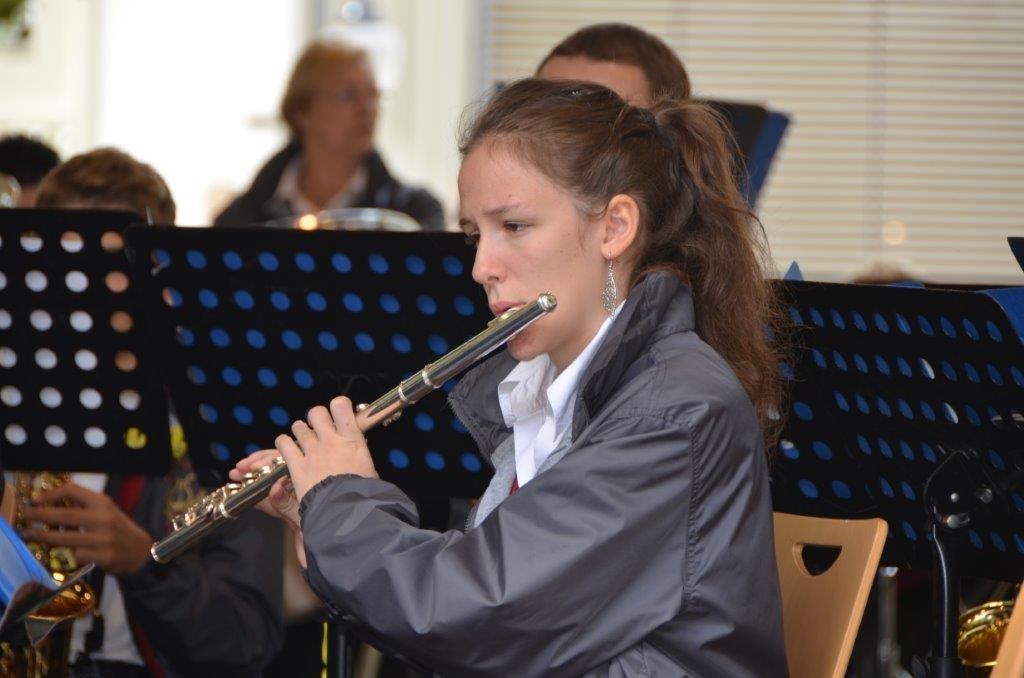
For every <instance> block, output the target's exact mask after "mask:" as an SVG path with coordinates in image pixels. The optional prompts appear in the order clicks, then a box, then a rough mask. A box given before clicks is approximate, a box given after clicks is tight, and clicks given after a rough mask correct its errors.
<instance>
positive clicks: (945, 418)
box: [772, 282, 1024, 676]
mask: <svg viewBox="0 0 1024 678" xmlns="http://www.w3.org/2000/svg"><path fill="white" fill-rule="evenodd" d="M780 287H781V291H782V294H783V297H784V299H785V300H786V304H787V307H788V312H789V314H790V317H791V319H792V321H793V323H794V324H795V326H796V332H795V341H796V345H797V346H798V350H797V356H798V357H797V359H796V361H795V364H794V365H784V366H783V372H784V375H785V376H787V378H788V379H789V380H790V385H791V387H792V391H791V394H792V395H791V398H792V400H791V403H790V405H791V409H790V412H789V417H788V422H787V425H786V428H785V431H784V433H783V436H782V442H781V444H780V447H779V454H778V456H777V461H776V464H775V467H774V470H773V479H772V485H773V487H772V495H773V501H774V507H775V509H776V510H779V511H787V512H792V513H801V514H805V515H814V516H822V517H832V518H863V517H873V516H878V517H882V518H884V519H885V520H887V521H888V523H889V537H888V540H887V542H886V547H885V551H884V553H883V556H882V560H883V563H884V564H886V565H897V566H904V567H911V568H931V567H932V564H933V561H934V563H936V569H937V574H938V576H939V577H938V578H939V582H938V583H939V585H940V587H941V590H940V591H939V594H940V596H939V597H940V599H941V609H942V610H943V615H942V618H941V619H940V623H939V629H937V631H938V636H937V644H936V646H935V654H934V656H933V657H932V669H931V670H932V671H934V675H938V676H951V675H958V672H959V670H960V663H959V659H958V657H957V652H956V643H955V633H956V625H957V618H956V616H957V615H956V606H957V603H958V591H959V589H958V581H959V580H958V577H959V575H960V574H961V573H962V574H968V575H974V576H980V577H985V578H990V579H1001V580H1008V581H1015V580H1018V579H1020V578H1021V576H1022V575H1024V415H1022V413H1024V347H1022V345H1021V340H1020V338H1019V337H1018V336H1017V334H1016V332H1015V331H1014V328H1013V325H1012V324H1011V322H1010V321H1009V319H1008V318H1007V317H1006V315H1005V313H1004V312H1003V310H1002V309H1001V308H1000V307H999V305H998V304H996V302H995V301H994V300H993V299H992V298H990V297H989V296H987V295H985V294H980V293H970V292H955V291H946V290H926V289H912V288H901V287H881V286H871V285H836V284H825V283H805V282H785V283H780Z"/></svg>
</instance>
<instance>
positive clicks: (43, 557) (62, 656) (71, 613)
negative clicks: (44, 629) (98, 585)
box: [0, 471, 96, 678]
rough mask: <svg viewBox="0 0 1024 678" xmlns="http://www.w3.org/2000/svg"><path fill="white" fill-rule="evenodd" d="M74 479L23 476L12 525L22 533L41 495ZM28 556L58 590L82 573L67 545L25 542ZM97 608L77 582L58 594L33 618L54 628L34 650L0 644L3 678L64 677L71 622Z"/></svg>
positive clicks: (17, 488) (38, 474) (18, 477)
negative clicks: (32, 505)
mask: <svg viewBox="0 0 1024 678" xmlns="http://www.w3.org/2000/svg"><path fill="white" fill-rule="evenodd" d="M70 480H71V474H69V473H50V472H47V471H37V472H31V473H30V472H24V471H20V472H18V473H17V474H16V475H15V481H14V488H13V489H14V522H13V527H14V528H15V530H17V531H18V532H24V530H25V528H26V527H28V521H27V520H26V519H25V509H26V508H27V507H28V506H29V505H30V503H31V502H32V501H33V499H35V498H36V497H37V496H38V495H40V494H42V493H43V492H46V491H47V490H51V489H53V488H55V487H59V486H61V485H63V484H64V483H67V482H69V481H70ZM26 546H28V549H29V551H31V552H32V555H34V556H35V558H36V560H38V561H39V562H40V563H41V564H42V565H43V567H45V568H46V569H47V571H49V572H50V574H51V575H52V576H53V579H54V581H56V582H57V584H58V585H61V584H64V583H65V581H67V579H68V577H70V575H71V574H72V573H74V572H75V570H77V569H78V563H77V562H76V561H75V556H74V554H73V553H72V552H71V549H69V548H67V547H64V546H47V545H46V544H42V543H40V542H34V541H30V542H27V543H26ZM95 608H96V596H95V595H94V594H93V591H92V589H91V588H90V587H89V586H88V585H87V584H85V583H84V582H76V583H75V584H73V585H71V586H69V587H68V588H66V589H64V590H63V591H61V592H60V594H59V595H57V596H56V597H54V598H53V599H52V600H51V601H50V602H49V603H47V604H46V605H44V606H43V607H42V608H40V609H38V610H36V611H35V612H33V613H32V615H31V617H32V618H35V619H37V620H45V621H46V622H49V623H56V626H55V627H54V629H53V631H51V632H50V633H49V634H48V635H46V637H45V638H43V639H42V640H40V641H39V642H38V643H36V644H35V645H26V646H18V647H15V646H13V645H10V644H8V643H0V675H2V676H27V677H29V678H37V677H38V678H43V677H45V676H63V675H66V674H67V671H68V654H69V653H70V651H71V626H72V623H71V620H73V619H76V618H78V617H81V616H82V615H84V614H88V613H89V612H92V611H93V610H95Z"/></svg>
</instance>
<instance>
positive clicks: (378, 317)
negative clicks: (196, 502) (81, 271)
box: [127, 228, 491, 499]
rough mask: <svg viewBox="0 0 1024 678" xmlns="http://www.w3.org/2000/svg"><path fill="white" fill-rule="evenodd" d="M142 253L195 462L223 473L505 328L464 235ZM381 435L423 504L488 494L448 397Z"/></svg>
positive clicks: (185, 234) (142, 278) (237, 240)
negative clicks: (309, 415) (306, 424)
mask: <svg viewBox="0 0 1024 678" xmlns="http://www.w3.org/2000/svg"><path fill="white" fill-rule="evenodd" d="M127 241H128V247H129V249H130V251H131V253H132V256H133V274H134V275H135V277H136V280H137V282H138V284H139V286H140V289H142V291H143V294H144V296H145V301H146V303H147V305H148V306H150V307H152V308H153V309H154V313H153V314H151V317H152V318H153V319H154V321H155V322H154V324H153V329H154V335H153V342H154V344H155V345H158V346H159V348H160V351H161V353H162V356H163V358H162V364H163V367H164V368H165V369H164V373H165V375H166V379H167V382H168V384H169V385H170V390H171V396H172V399H173V401H174V404H175V406H176V409H177V412H178V415H179V417H180V418H181V421H182V425H183V426H184V428H185V433H186V436H187V438H188V440H189V446H190V453H191V455H192V459H193V462H194V464H196V465H197V466H199V467H206V468H212V469H215V470H217V471H219V472H223V471H225V470H226V469H228V468H230V467H231V466H233V464H234V462H235V461H236V460H237V459H238V458H240V457H241V456H243V455H245V454H247V453H251V452H253V451H255V450H257V449H262V448H267V447H271V446H272V445H273V441H274V439H275V438H276V437H277V436H278V435H279V434H281V433H287V432H289V428H290V425H291V423H292V422H293V421H295V420H296V419H303V418H305V416H306V412H307V411H308V409H309V408H310V407H312V406H314V405H324V404H327V403H328V402H329V401H330V400H331V399H332V398H333V397H335V396H337V395H343V394H347V395H349V396H350V397H351V398H352V399H353V401H354V402H356V403H359V402H372V401H373V400H374V399H376V398H377V397H378V396H380V395H382V394H383V393H385V392H386V391H388V390H390V389H391V388H392V387H394V386H395V385H396V384H397V383H398V381H399V380H400V379H401V378H404V377H405V376H408V375H409V374H410V373H412V372H413V371H414V370H418V369H420V368H421V367H423V366H424V365H425V364H427V363H429V362H431V361H433V360H436V359H437V358H438V357H439V356H441V355H443V354H444V353H446V352H447V351H449V350H450V349H452V348H454V347H455V346H457V345H458V344H459V343H461V342H462V341H463V340H465V339H467V338H468V337H469V336H471V335H473V334H476V333H477V332H479V331H481V330H482V329H483V328H484V326H485V325H486V323H487V321H488V320H490V319H491V316H490V313H489V312H488V308H487V305H486V302H485V299H484V298H483V296H482V293H481V291H480V290H479V287H478V286H477V285H476V284H475V283H473V281H472V280H471V279H470V276H469V271H470V269H471V267H472V250H471V249H470V248H469V247H468V246H467V245H466V244H465V242H464V239H463V237H462V236H459V235H456V234H451V233H374V232H339V231H312V232H305V231H298V230H294V231H292V230H277V229H258V228H256V229H230V230H228V229H224V230H209V229H146V228H133V229H129V231H128V233H127ZM447 390H450V385H446V388H445V389H444V391H447ZM369 438H370V448H371V450H373V453H374V457H375V462H376V465H377V468H378V471H379V472H380V473H381V476H382V477H384V478H385V479H387V480H389V481H392V482H394V483H396V484H398V485H399V486H401V487H402V489H403V490H405V491H406V492H407V493H409V494H410V495H411V496H413V497H415V498H417V499H437V498H445V499H447V498H450V497H473V496H478V495H479V493H480V492H481V491H482V490H483V488H484V487H485V485H486V482H487V474H486V473H484V472H483V467H484V462H483V461H482V460H481V459H480V457H479V456H478V455H477V453H476V446H475V444H474V443H473V441H472V439H471V438H470V437H469V436H468V435H467V434H466V432H465V429H464V428H463V427H462V424H461V423H460V422H458V420H457V419H456V418H455V416H454V415H453V414H452V412H451V411H450V410H449V409H448V407H447V403H446V400H445V394H444V392H440V391H439V392H435V393H434V394H432V395H430V396H428V397H426V398H424V399H423V400H422V401H421V402H420V403H417V404H416V405H415V406H413V407H411V408H409V409H408V410H406V412H405V413H404V414H403V416H402V417H401V418H400V419H399V420H398V421H397V422H395V423H394V424H392V425H390V426H388V427H386V428H382V429H378V430H375V431H373V432H372V433H370V435H369Z"/></svg>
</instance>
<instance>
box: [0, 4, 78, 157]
mask: <svg viewBox="0 0 1024 678" xmlns="http://www.w3.org/2000/svg"><path fill="white" fill-rule="evenodd" d="M97 14H98V13H97V9H96V3H94V2H81V0H36V1H35V3H34V6H33V7H32V17H33V21H32V33H31V36H30V38H29V39H28V41H27V42H25V43H24V44H23V45H21V46H18V47H16V48H13V49H0V133H9V132H28V133H30V134H33V135H36V136H39V137H42V138H44V139H45V140H47V141H48V142H50V143H51V144H53V145H54V146H56V147H57V149H58V150H59V151H60V152H62V153H65V154H66V153H69V152H74V151H78V150H81V149H83V148H86V147H88V145H89V144H90V143H91V142H92V126H93V115H92V110H93V101H94V96H95V80H96V78H95V58H94V55H95V44H96V37H95V27H96V17H97Z"/></svg>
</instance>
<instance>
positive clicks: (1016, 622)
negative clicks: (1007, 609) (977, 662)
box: [991, 586, 1024, 678]
mask: <svg viewBox="0 0 1024 678" xmlns="http://www.w3.org/2000/svg"><path fill="white" fill-rule="evenodd" d="M1020 676H1024V586H1022V587H1021V589H1020V594H1018V595H1017V602H1016V603H1014V604H1013V616H1011V617H1010V625H1009V626H1007V627H1006V635H1004V636H1003V642H1002V644H1001V645H1000V646H999V654H998V655H996V665H995V668H993V669H992V675H991V678H1020Z"/></svg>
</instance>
